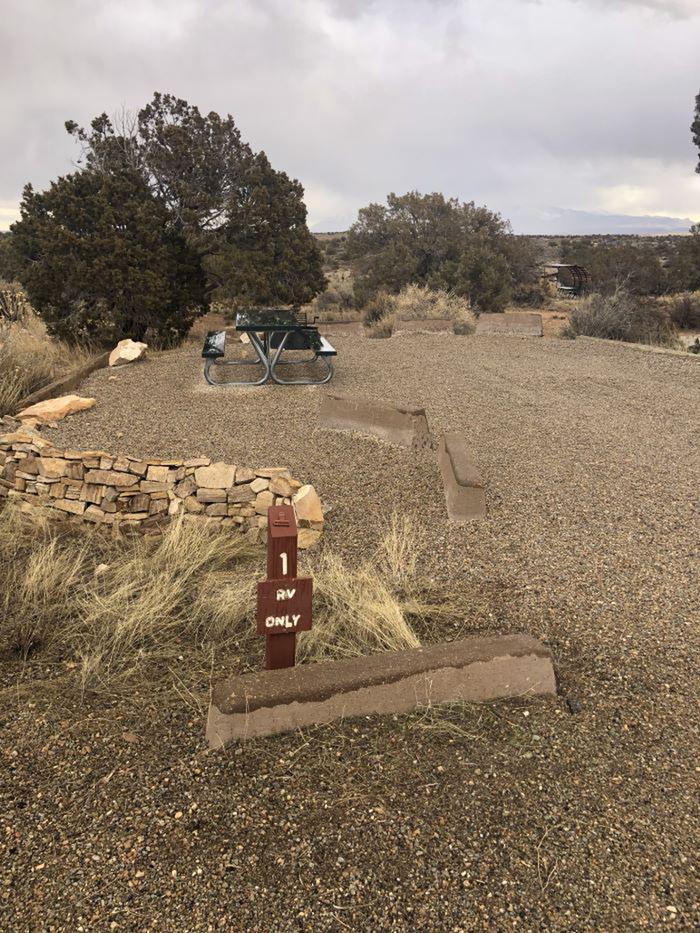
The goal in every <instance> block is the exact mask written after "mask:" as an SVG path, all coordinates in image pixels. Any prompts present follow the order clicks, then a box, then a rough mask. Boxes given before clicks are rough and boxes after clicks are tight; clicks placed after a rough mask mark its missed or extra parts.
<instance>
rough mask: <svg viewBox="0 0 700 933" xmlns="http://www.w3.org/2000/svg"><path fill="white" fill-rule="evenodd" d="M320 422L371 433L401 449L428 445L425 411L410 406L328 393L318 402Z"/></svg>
mask: <svg viewBox="0 0 700 933" xmlns="http://www.w3.org/2000/svg"><path fill="white" fill-rule="evenodd" d="M319 421H320V423H321V424H322V425H323V426H324V427H326V428H335V429H338V430H346V431H358V432H360V433H362V434H373V435H375V437H380V438H381V439H382V440H384V441H388V442H389V443H390V444H399V445H400V446H403V447H423V446H430V444H431V441H430V432H429V431H428V419H427V418H426V415H425V409H424V408H416V407H414V406H410V405H386V404H383V403H381V402H375V401H372V400H371V399H365V398H355V397H353V396H350V395H336V394H334V393H327V394H326V395H325V396H324V397H323V400H322V402H321V408H320V411H319Z"/></svg>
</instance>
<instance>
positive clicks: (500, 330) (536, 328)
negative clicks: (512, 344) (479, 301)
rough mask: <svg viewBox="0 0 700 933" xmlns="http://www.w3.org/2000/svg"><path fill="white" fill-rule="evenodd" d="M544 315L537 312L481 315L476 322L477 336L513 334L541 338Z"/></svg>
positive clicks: (505, 312)
mask: <svg viewBox="0 0 700 933" xmlns="http://www.w3.org/2000/svg"><path fill="white" fill-rule="evenodd" d="M543 333H544V331H543V329H542V315H541V314H537V313H536V312H535V311H518V312H513V311H501V312H500V313H498V314H480V315H479V319H478V321H477V322H476V336H477V337H479V336H481V335H482V334H511V335H514V336H517V337H541V336H542V335H543Z"/></svg>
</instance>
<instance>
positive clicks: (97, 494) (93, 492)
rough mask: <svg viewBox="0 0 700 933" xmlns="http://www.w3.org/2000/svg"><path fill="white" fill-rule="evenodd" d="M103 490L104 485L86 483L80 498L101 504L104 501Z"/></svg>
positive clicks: (83, 500)
mask: <svg viewBox="0 0 700 933" xmlns="http://www.w3.org/2000/svg"><path fill="white" fill-rule="evenodd" d="M103 490H104V486H91V485H88V484H87V483H86V484H85V485H84V486H83V487H82V488H81V490H80V496H79V497H78V498H79V499H80V501H81V502H92V503H93V504H94V505H99V504H100V502H101V501H102V493H103Z"/></svg>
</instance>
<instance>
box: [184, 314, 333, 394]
mask: <svg viewBox="0 0 700 933" xmlns="http://www.w3.org/2000/svg"><path fill="white" fill-rule="evenodd" d="M236 330H237V331H240V332H241V333H244V334H246V335H247V336H248V340H249V341H250V345H251V347H252V348H253V350H254V351H255V358H254V359H230V360H227V359H224V356H225V354H226V331H223V330H220V331H209V333H208V334H207V337H206V339H205V341H204V349H203V350H202V356H203V357H204V360H205V363H204V378H205V379H206V380H207V382H208V383H209V384H210V385H250V386H256V385H262V384H263V383H264V382H268V380H270V381H272V382H276V383H277V384H278V385H324V384H325V383H326V382H329V381H330V379H331V377H332V376H333V362H332V358H333V357H334V356H336V355H337V354H336V351H335V349H334V347H332V346H331V345H330V343H329V342H328V341H327V340H326V338H325V337H322V336H321V335H320V334H319V332H318V327H317V326H316V318H314V319H313V321H309V320H308V319H307V317H306V315H303V316H302V315H301V314H298V313H297V312H295V311H291V310H289V309H286V308H273V309H268V308H263V309H260V310H251V311H241V312H240V313H239V314H237V315H236ZM299 350H301V351H305V350H308V351H310V355H308V354H306V355H304V356H302V357H301V358H295V357H290V356H289V353H290V352H293V351H299ZM315 364H318V366H319V367H320V372H319V373H318V374H313V375H302V376H301V378H298V379H288V378H286V377H285V376H284V375H282V373H281V372H280V367H285V366H315ZM236 366H257V367H259V368H260V375H259V377H258V378H257V379H253V380H246V379H236V378H234V379H223V378H215V374H216V372H217V370H218V371H219V372H220V371H221V370H222V369H223V368H224V367H236Z"/></svg>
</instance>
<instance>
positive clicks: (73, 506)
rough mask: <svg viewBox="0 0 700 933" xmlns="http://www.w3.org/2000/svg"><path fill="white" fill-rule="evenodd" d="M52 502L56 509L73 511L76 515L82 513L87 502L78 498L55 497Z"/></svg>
mask: <svg viewBox="0 0 700 933" xmlns="http://www.w3.org/2000/svg"><path fill="white" fill-rule="evenodd" d="M51 504H52V505H53V507H54V508H55V509H62V510H63V511H64V512H72V513H73V514H74V515H82V514H83V512H84V511H85V503H84V502H79V501H78V500H77V499H54V501H53V502H52V503H51Z"/></svg>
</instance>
